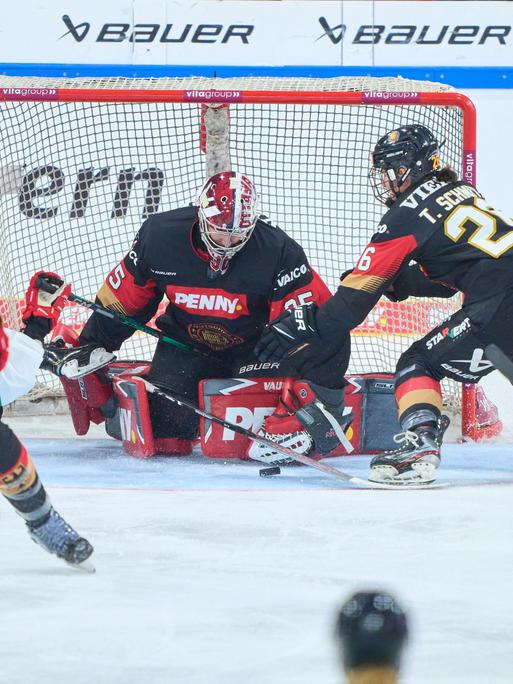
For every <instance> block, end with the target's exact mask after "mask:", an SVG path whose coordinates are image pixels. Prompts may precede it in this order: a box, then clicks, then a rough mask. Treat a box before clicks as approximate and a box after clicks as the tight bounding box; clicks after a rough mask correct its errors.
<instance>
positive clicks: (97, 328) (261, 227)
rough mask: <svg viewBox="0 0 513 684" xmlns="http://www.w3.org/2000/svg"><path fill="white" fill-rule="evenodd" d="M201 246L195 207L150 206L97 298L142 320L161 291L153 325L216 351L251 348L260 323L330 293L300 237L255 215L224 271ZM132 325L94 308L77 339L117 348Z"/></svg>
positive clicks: (154, 306) (151, 313) (148, 316)
mask: <svg viewBox="0 0 513 684" xmlns="http://www.w3.org/2000/svg"><path fill="white" fill-rule="evenodd" d="M204 249H205V248H204V246H203V242H202V240H201V238H200V235H199V230H198V224H197V210H196V209H195V208H194V207H192V206H190V207H184V208H181V209H175V210H172V211H167V212H163V213H161V214H155V215H154V216H151V217H150V218H149V219H147V220H146V221H145V222H144V223H143V225H142V227H141V229H140V231H139V233H138V234H137V236H136V238H135V240H134V243H133V245H132V248H131V249H130V251H129V252H128V254H127V255H126V256H125V258H124V259H123V260H122V262H121V263H120V264H118V265H117V266H116V267H115V268H114V269H113V270H112V271H111V272H110V274H109V275H108V276H107V279H106V280H105V283H104V284H103V286H102V288H101V289H100V291H99V292H98V299H99V300H100V302H101V303H102V304H103V305H104V306H107V307H110V308H112V309H114V310H118V311H119V312H121V313H123V314H125V315H129V316H133V317H134V318H136V319H137V320H138V321H139V322H147V321H148V320H150V319H151V318H152V316H154V315H155V313H156V311H157V309H158V306H159V304H160V302H161V301H162V299H163V298H164V296H165V297H166V298H167V300H168V303H167V307H166V309H165V313H164V314H163V315H161V316H160V317H159V318H158V319H157V326H158V327H159V328H160V329H161V330H163V331H164V332H166V333H167V334H169V335H170V336H172V337H174V338H175V339H178V340H180V341H183V342H186V343H187V344H190V345H194V346H197V347H203V348H205V347H207V348H209V349H210V350H212V351H214V352H216V351H224V350H226V349H229V348H231V347H238V346H240V345H244V344H247V345H250V346H251V348H252V347H253V346H254V344H255V342H256V340H257V339H258V338H259V336H260V334H261V332H262V329H263V327H264V326H265V324H266V323H267V322H268V321H269V320H270V319H272V318H275V317H276V316H278V315H279V314H280V313H281V312H282V311H283V310H284V308H289V307H290V306H294V305H298V304H304V303H307V302H309V301H314V302H317V303H318V304H320V303H322V302H324V301H325V300H326V299H328V297H329V296H330V292H329V290H328V288H327V287H326V285H325V284H324V283H323V281H322V280H321V279H320V277H319V276H318V275H317V274H316V273H315V272H314V271H313V270H312V269H311V267H310V265H309V264H308V261H307V258H306V256H305V253H304V252H303V250H302V248H301V247H300V246H299V245H298V244H297V242H295V241H294V240H293V239H292V238H290V237H289V236H288V235H287V234H286V233H285V232H284V231H283V230H281V229H280V228H278V227H276V226H272V225H271V224H270V223H268V222H267V221H265V220H262V219H259V220H258V221H257V223H256V226H255V229H254V231H253V234H252V236H251V238H250V240H249V241H248V243H247V244H246V245H244V247H243V248H242V249H241V250H240V251H239V252H237V253H236V254H235V255H234V256H233V257H232V259H231V261H230V265H229V268H228V270H227V271H226V273H225V274H223V275H218V276H217V277H214V278H213V277H212V273H211V272H210V270H209V260H210V258H209V256H208V254H207V253H206V252H205V251H204ZM132 332H133V331H132V330H130V328H127V327H126V326H123V325H120V323H119V322H117V321H115V320H111V319H107V318H105V317H102V316H100V315H98V314H93V316H91V318H90V319H89V321H88V323H87V324H86V327H85V328H84V331H83V332H82V335H81V342H83V343H85V342H93V343H96V344H99V345H101V346H104V347H106V348H107V349H109V350H115V349H118V348H119V347H120V346H121V344H122V342H123V341H124V340H125V339H127V337H129V336H130V335H131V334H132Z"/></svg>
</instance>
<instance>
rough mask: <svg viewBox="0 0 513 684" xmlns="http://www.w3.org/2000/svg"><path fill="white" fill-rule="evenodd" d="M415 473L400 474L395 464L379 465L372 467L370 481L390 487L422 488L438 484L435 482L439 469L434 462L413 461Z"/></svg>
mask: <svg viewBox="0 0 513 684" xmlns="http://www.w3.org/2000/svg"><path fill="white" fill-rule="evenodd" d="M412 470H413V472H414V474H413V475H409V476H403V475H398V474H397V470H396V468H394V467H393V466H378V467H375V468H372V470H371V473H370V475H369V482H372V483H375V484H379V485H380V486H382V487H386V488H390V489H394V488H395V489H406V488H408V489H421V488H422V487H424V488H427V487H433V486H435V487H436V486H437V485H436V483H435V480H436V475H437V469H436V467H435V466H434V465H433V464H432V463H425V462H424V463H420V462H419V463H413V464H412Z"/></svg>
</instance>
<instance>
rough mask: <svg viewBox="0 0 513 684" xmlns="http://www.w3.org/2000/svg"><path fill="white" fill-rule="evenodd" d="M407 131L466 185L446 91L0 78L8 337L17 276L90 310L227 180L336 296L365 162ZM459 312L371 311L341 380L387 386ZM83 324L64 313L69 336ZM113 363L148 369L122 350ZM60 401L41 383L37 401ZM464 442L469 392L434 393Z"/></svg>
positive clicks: (357, 234)
mask: <svg viewBox="0 0 513 684" xmlns="http://www.w3.org/2000/svg"><path fill="white" fill-rule="evenodd" d="M416 121H418V122H420V123H424V124H425V125H428V126H429V127H430V128H432V129H433V131H434V133H435V135H437V137H438V138H439V139H440V140H445V145H444V147H443V149H442V152H443V155H444V161H446V162H448V163H449V164H450V165H451V166H453V167H454V168H455V169H456V170H457V171H458V173H459V174H460V175H461V176H462V177H463V178H464V179H465V180H467V181H468V182H470V183H475V168H476V144H475V143H476V114H475V108H474V106H473V104H472V102H471V101H470V100H469V99H468V98H467V97H465V96H464V95H462V94H460V93H457V92H455V91H453V90H452V89H450V88H449V87H448V86H445V85H441V84H432V83H429V82H416V81H408V80H405V79H389V78H387V79H375V78H367V79H365V78H354V79H351V78H339V79H286V78H284V79H279V78H269V79H265V78H258V79H251V78H249V79H248V78H242V79H212V80H210V79H192V78H191V79H132V80H131V79H35V78H30V79H17V78H8V77H0V136H1V138H2V140H3V142H4V145H3V149H2V151H0V230H1V231H2V234H3V235H4V237H5V244H6V249H5V251H4V252H3V253H2V254H0V313H1V314H2V315H3V317H4V320H5V321H6V323H7V324H9V325H12V326H14V327H17V326H18V325H19V302H20V298H21V296H22V294H23V290H24V287H25V286H26V283H27V282H28V279H29V278H30V275H31V272H32V271H33V270H35V269H36V268H39V267H44V268H48V269H51V270H56V271H57V272H61V273H62V274H63V276H65V277H66V278H67V279H69V280H70V281H71V282H73V285H74V289H75V291H76V292H77V293H79V294H81V295H83V296H86V297H92V296H94V294H95V292H96V290H97V288H98V287H99V285H100V284H101V282H102V280H103V278H104V276H105V274H106V273H107V272H108V271H109V270H110V268H111V267H112V266H113V265H114V264H115V263H116V262H117V261H118V260H119V259H120V258H121V257H122V256H123V254H124V253H125V252H126V251H127V250H128V248H129V246H130V242H131V240H132V238H133V237H134V235H135V233H136V232H137V230H138V228H139V226H140V223H141V221H142V220H143V219H144V218H145V217H146V216H148V215H149V214H151V213H154V212H156V211H163V210H167V209H171V208H174V207H176V206H180V205H183V204H187V203H189V202H191V201H193V200H194V197H195V193H196V191H197V189H198V188H199V186H200V185H201V184H202V182H203V180H204V178H205V177H206V176H208V175H209V174H210V173H211V172H215V171H216V170H222V168H224V167H225V166H233V167H234V168H238V169H239V170H241V171H244V172H246V173H247V174H248V175H250V176H252V177H253V178H254V179H255V182H256V184H257V186H258V189H259V192H260V194H261V198H262V201H261V203H262V210H263V212H264V213H265V214H266V215H268V216H270V218H271V219H274V220H275V221H276V222H277V223H278V224H279V225H280V226H281V227H282V228H283V229H285V230H286V231H287V232H289V233H290V234H291V235H292V236H293V237H294V238H295V239H296V240H298V242H299V243H300V244H301V245H302V246H303V247H304V249H305V251H306V253H307V255H308V257H309V259H310V261H311V263H312V264H313V265H314V267H316V269H317V270H318V271H319V272H320V274H321V275H322V276H323V277H324V278H325V280H326V281H327V283H328V285H329V286H330V287H331V289H332V290H334V289H335V288H336V286H337V283H338V278H339V275H340V273H342V272H343V271H345V270H346V269H348V268H350V267H351V266H352V265H353V264H354V262H355V259H356V257H357V256H358V255H359V253H360V252H361V249H362V248H363V247H364V245H365V244H366V242H367V240H368V238H369V237H370V235H372V233H373V232H374V229H375V227H376V226H377V225H378V223H379V219H380V218H381V215H382V213H383V207H382V206H381V205H379V204H378V203H377V202H376V201H375V199H374V197H373V196H372V194H371V192H370V189H369V186H368V183H367V171H368V166H369V159H370V151H371V148H372V146H373V144H374V142H375V141H376V140H377V138H378V137H380V136H381V135H382V134H383V133H384V132H386V130H389V129H390V128H392V127H395V126H398V125H400V124H401V123H413V122H416ZM457 307H458V302H454V301H452V300H415V299H412V300H407V301H406V302H402V303H398V304H393V303H391V302H388V301H385V300H383V301H381V302H380V303H379V304H378V306H377V307H376V308H375V309H374V311H373V312H372V313H371V315H370V316H369V317H368V319H367V320H366V321H365V322H364V323H363V324H362V325H361V326H360V327H359V328H358V329H357V330H355V331H354V333H353V354H352V358H351V365H350V369H349V370H350V372H352V373H362V372H378V371H392V370H393V368H394V364H395V361H396V360H397V358H398V356H399V354H400V353H401V351H402V350H403V349H405V348H406V347H407V346H408V345H409V344H411V342H412V341H413V340H414V339H415V338H418V337H420V336H421V335H423V334H425V333H426V332H427V331H428V330H429V329H430V328H431V327H434V325H436V324H438V323H439V322H441V320H443V319H444V318H445V317H446V316H448V315H450V313H451V312H452V311H454V310H455V309H456V308H457ZM85 316H86V314H85V312H83V311H81V310H77V309H76V308H75V307H70V309H69V310H68V311H65V312H64V318H65V320H68V321H70V322H73V323H74V324H75V325H76V326H77V327H79V326H80V325H82V324H83V321H84V320H85ZM125 347H126V348H124V352H123V353H122V354H121V355H122V356H123V355H124V356H125V357H130V356H131V357H133V356H134V355H135V356H137V358H150V357H151V351H152V348H153V344H152V342H151V341H148V340H147V339H146V338H144V337H143V336H140V335H134V337H133V338H132V340H131V341H130V342H129V343H128V344H126V345H125ZM56 391H58V386H57V385H56V384H55V380H54V379H53V378H51V377H50V376H48V375H47V374H44V375H42V376H41V381H40V384H39V385H38V388H37V390H36V394H35V396H36V397H37V396H43V395H44V394H52V393H55V392H56ZM444 398H445V402H446V405H447V408H448V409H451V410H452V411H456V412H457V413H460V414H461V418H462V432H463V434H464V435H466V436H469V437H471V438H474V439H476V438H479V437H481V436H488V435H490V434H496V433H497V431H498V430H499V423H498V421H497V420H490V418H489V414H487V412H486V411H484V417H483V415H482V414H483V410H482V404H483V401H482V400H481V397H480V395H479V396H477V394H476V389H475V387H472V386H464V387H463V388H461V386H459V385H457V384H456V383H450V382H444Z"/></svg>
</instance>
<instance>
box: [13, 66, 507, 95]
mask: <svg viewBox="0 0 513 684" xmlns="http://www.w3.org/2000/svg"><path fill="white" fill-rule="evenodd" d="M0 74H3V75H7V76H46V77H58V76H66V77H70V78H75V77H109V76H110V77H112V76H122V77H132V78H133V77H140V78H149V77H151V76H153V77H156V78H159V77H163V76H168V77H173V76H175V77H186V76H207V77H213V76H218V77H220V78H227V77H229V76H292V77H293V76H297V77H312V78H333V77H334V76H378V77H379V76H402V77H403V78H412V79H416V80H429V81H438V82H441V83H447V84H449V85H452V86H454V87H456V88H467V89H468V88H494V89H497V88H501V89H502V88H513V67H453V66H437V67H430V66H418V67H400V66H390V67H378V66H375V67H366V66H364V67H354V66H352V67H340V66H315V65H313V66H216V65H210V66H201V65H183V66H182V65H169V64H156V65H134V64H35V63H21V62H19V63H0Z"/></svg>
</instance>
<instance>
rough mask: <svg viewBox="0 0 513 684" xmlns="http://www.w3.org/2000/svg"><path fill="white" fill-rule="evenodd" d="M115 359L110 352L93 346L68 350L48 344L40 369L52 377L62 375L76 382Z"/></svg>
mask: <svg viewBox="0 0 513 684" xmlns="http://www.w3.org/2000/svg"><path fill="white" fill-rule="evenodd" d="M115 358H116V357H115V356H114V354H112V353H111V352H108V351H105V349H104V348H103V347H96V346H95V345H93V344H84V345H82V346H81V347H68V348H63V347H61V346H59V345H57V344H48V345H46V346H45V353H44V356H43V363H42V364H41V368H42V369H43V370H47V371H50V373H53V374H54V375H63V376H64V377H65V378H69V379H70V380H76V379H77V378H81V377H82V376H83V375H88V374H89V373H94V372H95V371H97V370H99V369H100V368H103V366H106V365H107V364H108V363H110V362H111V361H114V359H115Z"/></svg>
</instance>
